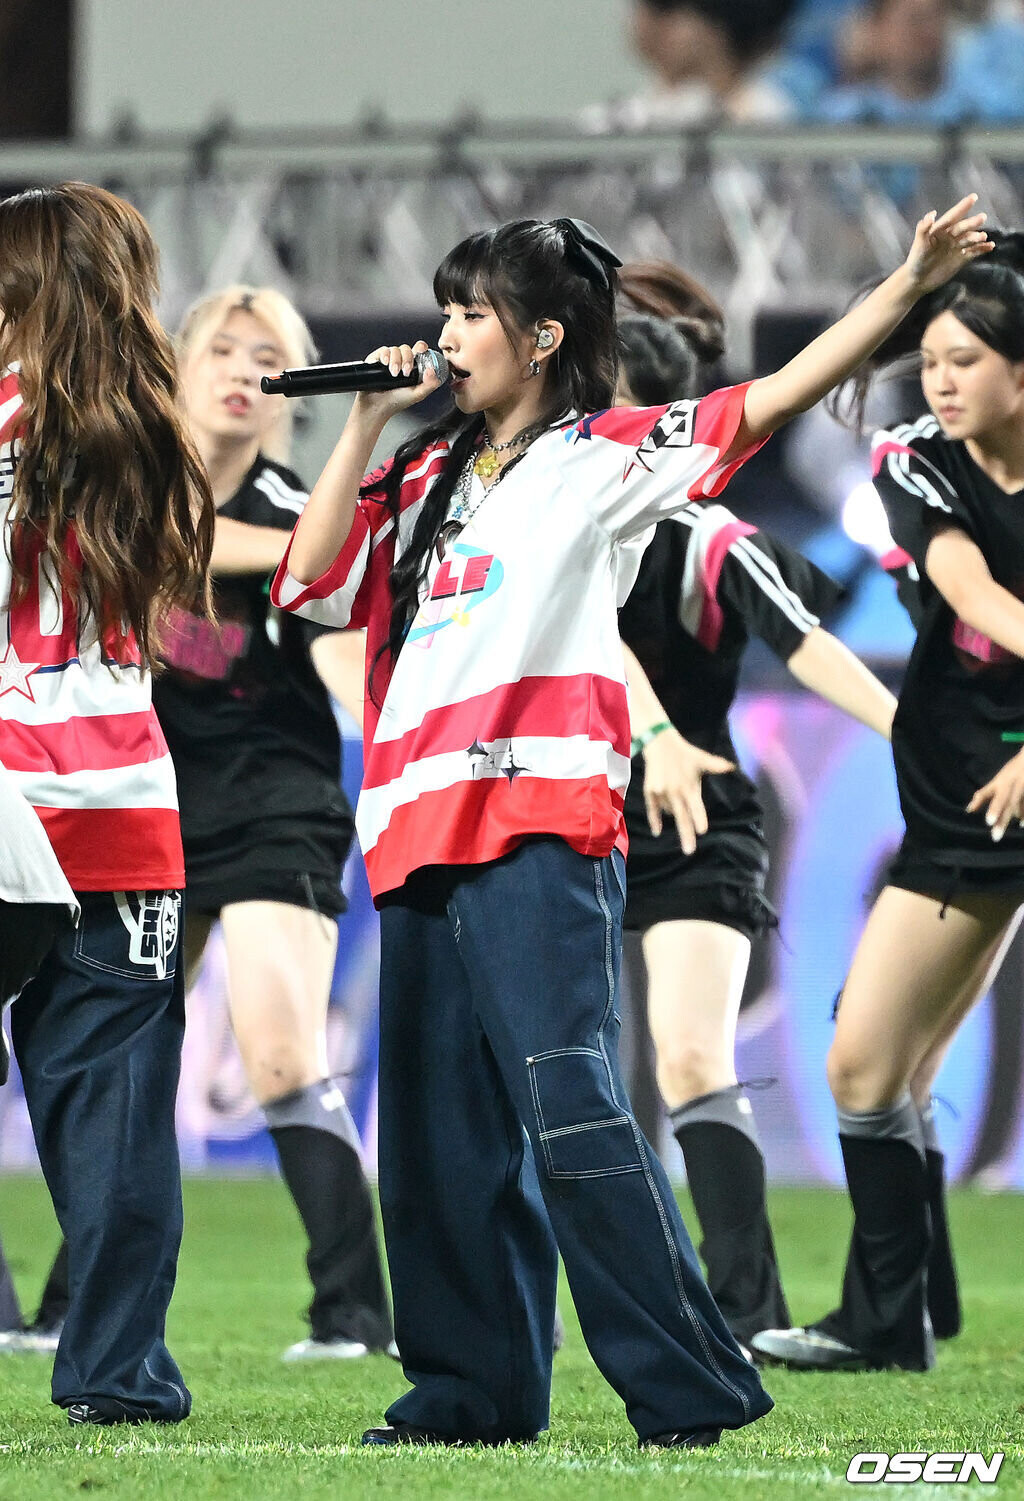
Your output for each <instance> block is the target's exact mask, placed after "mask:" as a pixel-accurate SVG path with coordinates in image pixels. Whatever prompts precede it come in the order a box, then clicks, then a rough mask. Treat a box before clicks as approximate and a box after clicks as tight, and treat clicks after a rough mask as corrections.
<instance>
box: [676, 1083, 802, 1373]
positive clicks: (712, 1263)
mask: <svg viewBox="0 0 1024 1501" xmlns="http://www.w3.org/2000/svg"><path fill="white" fill-rule="evenodd" d="M672 1126H673V1129H674V1131H675V1136H676V1140H677V1141H678V1143H679V1145H680V1148H681V1149H682V1153H683V1158H684V1161H685V1163H686V1177H687V1182H688V1185H689V1189H690V1194H691V1197H692V1198H693V1206H694V1209H695V1210H696V1211H697V1218H698V1219H699V1221H700V1227H701V1232H702V1235H703V1239H702V1241H701V1244H700V1246H699V1248H698V1249H699V1251H700V1254H701V1256H702V1257H703V1259H704V1265H705V1266H706V1268H707V1278H708V1287H709V1288H710V1289H711V1295H712V1297H713V1298H714V1300H715V1302H716V1303H717V1304H718V1307H719V1309H720V1310H721V1312H722V1316H723V1318H724V1319H725V1321H726V1323H727V1324H728V1325H729V1328H730V1329H731V1330H732V1332H733V1334H734V1336H735V1338H736V1339H737V1340H738V1342H739V1343H740V1344H741V1345H746V1346H749V1344H750V1341H751V1339H752V1337H753V1336H754V1335H755V1334H756V1333H757V1332H758V1331H759V1330H761V1329H773V1328H780V1327H782V1328H784V1327H786V1326H787V1325H788V1324H789V1322H790V1315H789V1309H788V1307H787V1305H786V1299H785V1295H784V1293H783V1291H782V1282H781V1279H780V1276H779V1267H778V1261H777V1259H776V1255H775V1242H774V1240H773V1238H772V1231H771V1225H770V1224H769V1223H768V1210H767V1203H766V1196H765V1168H764V1157H763V1156H762V1154H761V1148H760V1146H759V1145H758V1141H757V1137H756V1135H755V1130H754V1123H753V1116H752V1114H751V1110H750V1102H749V1100H748V1099H747V1097H746V1095H744V1094H743V1092H742V1088H741V1086H739V1085H733V1086H732V1087H731V1088H729V1089H719V1090H715V1091H714V1092H713V1093H711V1094H707V1095H701V1096H700V1097H699V1098H698V1099H696V1100H690V1101H689V1102H688V1103H687V1104H686V1105H681V1106H680V1107H679V1108H678V1109H677V1110H674V1111H673V1112H672Z"/></svg>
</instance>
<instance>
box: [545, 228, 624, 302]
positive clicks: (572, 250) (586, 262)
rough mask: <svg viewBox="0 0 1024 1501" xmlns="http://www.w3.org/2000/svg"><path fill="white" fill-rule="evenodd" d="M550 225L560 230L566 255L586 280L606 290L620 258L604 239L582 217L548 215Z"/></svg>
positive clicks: (619, 262) (620, 263) (610, 283)
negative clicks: (550, 217)
mask: <svg viewBox="0 0 1024 1501" xmlns="http://www.w3.org/2000/svg"><path fill="white" fill-rule="evenodd" d="M551 227H552V228H553V229H557V230H559V231H560V232H561V235H562V239H563V241H564V243H565V254H566V259H567V260H569V261H570V262H571V263H572V265H573V266H574V267H575V268H576V270H577V271H579V272H580V273H581V275H583V276H585V277H586V278H587V279H588V281H593V282H596V283H597V285H598V286H599V287H604V288H605V289H606V290H609V289H610V288H611V285H612V272H613V271H614V269H615V267H616V266H621V265H622V262H621V261H620V259H619V257H618V256H617V255H616V254H615V251H614V250H613V249H612V247H611V246H610V245H609V244H608V241H607V240H606V239H604V238H603V236H601V235H599V234H598V232H597V230H596V229H595V228H594V226H593V225H592V224H588V223H587V222H586V220H585V219H552V221H551Z"/></svg>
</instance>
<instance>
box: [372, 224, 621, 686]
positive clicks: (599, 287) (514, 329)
mask: <svg viewBox="0 0 1024 1501" xmlns="http://www.w3.org/2000/svg"><path fill="white" fill-rule="evenodd" d="M574 226H576V221H573V220H559V219H556V220H555V221H554V222H552V223H545V222H543V221H541V220H538V219H520V220H516V221H514V222H512V223H510V224H502V225H501V226H500V227H499V228H497V229H490V230H485V231H482V232H481V233H478V234H474V235H470V236H469V238H468V239H465V240H463V241H462V242H461V244H459V245H456V247H455V249H454V250H452V251H450V252H449V254H448V255H446V256H445V258H444V260H443V261H442V262H441V264H440V266H438V268H437V271H436V272H435V274H434V296H435V298H436V299H437V305H438V307H441V308H443V307H446V306H447V305H448V304H450V303H455V304H457V305H458V306H460V307H467V306H470V305H471V304H474V303H487V304H489V305H490V306H491V307H493V309H494V311H495V313H496V314H497V316H498V318H499V320H500V322H501V324H502V327H503V328H504V330H505V332H506V334H507V335H508V338H509V342H510V343H514V342H515V339H516V338H517V337H519V336H521V335H522V334H523V333H524V332H525V331H526V330H527V329H529V328H531V327H533V326H534V325H535V324H537V323H539V322H540V321H541V320H543V319H552V320H557V322H559V323H560V324H561V325H562V327H563V329H564V330H565V333H564V337H563V339H562V343H561V344H560V345H559V347H558V349H557V351H556V353H555V355H554V356H553V358H552V359H550V360H549V361H548V362H547V363H548V367H549V368H548V375H547V395H548V401H547V404H546V409H545V411H544V412H543V413H542V414H541V420H543V421H544V422H545V423H547V424H549V425H550V424H553V423H556V422H558V421H559V420H560V419H561V418H563V417H567V416H568V415H569V414H570V413H572V412H578V413H580V415H583V414H585V413H587V412H598V411H603V410H604V408H606V407H609V406H611V404H612V400H613V397H614V392H615V381H616V376H617V373H618V365H617V345H616V336H615V290H616V276H615V266H616V264H618V262H617V259H616V257H614V256H613V255H612V253H611V252H610V251H608V253H607V256H605V255H604V254H603V253H602V250H601V247H603V242H600V244H599V246H598V255H597V256H595V254H594V249H593V246H592V245H591V246H590V248H588V247H587V245H586V244H585V243H583V242H581V240H580V237H579V235H578V233H577V229H576V227H574ZM583 228H585V229H586V228H589V226H583ZM595 239H596V240H598V241H599V237H595ZM604 248H605V249H606V247H604ZM483 430H484V417H483V414H482V413H479V412H478V413H476V414H474V415H472V416H469V417H466V416H464V415H463V414H462V413H461V412H459V411H458V409H457V408H456V407H455V406H452V408H451V409H450V410H449V411H448V412H446V413H445V415H444V416H443V417H441V418H440V419H439V420H438V421H437V422H435V423H433V424H432V425H431V426H429V427H427V428H425V429H421V430H420V431H419V432H417V433H416V434H414V436H413V437H411V438H409V439H408V440H407V441H406V442H405V443H403V444H402V445H401V447H400V448H399V449H398V451H397V452H396V454H395V457H394V461H393V463H392V465H391V468H390V470H389V471H388V473H387V475H386V476H385V478H384V479H383V481H381V480H380V479H377V480H376V481H375V482H374V483H372V484H371V485H370V486H368V487H367V490H366V491H365V492H364V493H370V492H371V491H372V493H373V494H374V495H376V496H378V497H382V498H383V503H384V504H385V505H386V506H387V508H388V510H389V511H390V512H391V514H392V515H393V516H394V517H395V518H396V521H397V517H398V511H399V493H400V491H401V486H402V480H403V478H404V476H405V473H406V470H407V469H408V467H409V465H410V464H411V463H412V461H413V460H414V459H416V458H418V457H419V456H420V455H421V454H422V453H423V452H424V450H425V449H426V448H428V447H430V446H431V445H432V444H434V443H437V442H439V441H440V440H441V439H447V440H448V443H449V448H448V454H447V457H446V458H445V460H444V463H443V466H442V468H441V470H440V473H439V474H438V477H437V479H436V480H435V481H434V483H433V485H432V486H431V487H430V490H429V491H428V493H427V497H426V499H425V501H424V503H423V506H422V508H421V510H420V513H419V515H418V517H417V518H416V524H415V526H414V527H413V531H412V536H411V537H410V539H409V544H408V546H407V547H405V548H404V549H403V551H402V553H401V556H400V557H398V558H397V560H396V562H395V564H394V567H393V568H392V570H391V580H390V583H391V596H392V607H391V622H390V627H389V631H388V638H387V640H386V641H385V642H384V644H383V645H382V646H381V648H380V650H379V651H378V652H377V655H376V656H375V657H374V660H373V664H372V667H371V669H370V682H369V690H370V697H371V699H372V700H373V702H374V703H376V702H377V699H376V696H375V693H374V675H375V673H376V670H377V664H378V663H379V662H380V660H381V658H382V657H384V656H388V657H389V658H390V659H391V661H392V662H394V661H395V659H396V658H397V656H398V654H399V652H400V651H401V649H402V642H403V641H404V640H405V636H406V633H407V631H408V629H409V623H410V621H411V620H412V618H413V616H414V615H415V613H416V606H417V600H418V597H419V591H420V588H421V586H422V584H423V582H424V580H425V579H426V576H427V573H428V571H429V568H430V553H431V549H432V548H433V546H434V543H435V542H436V540H437V535H438V532H439V531H440V530H441V527H442V525H443V523H444V518H445V515H446V514H447V511H448V504H449V502H450V500H451V497H452V492H453V490H454V488H455V482H456V480H457V479H458V477H459V475H460V474H461V472H462V470H463V467H464V466H465V464H466V461H467V459H468V458H469V456H470V454H471V453H472V451H473V449H474V447H475V446H476V444H477V443H478V441H479V439H480V437H481V435H482V433H483Z"/></svg>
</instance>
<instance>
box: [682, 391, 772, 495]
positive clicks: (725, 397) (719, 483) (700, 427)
mask: <svg viewBox="0 0 1024 1501" xmlns="http://www.w3.org/2000/svg"><path fill="white" fill-rule="evenodd" d="M750 386H751V382H750V381H746V382H745V383H744V384H743V385H741V386H723V388H722V389H721V390H720V391H712V392H711V393H710V395H708V396H705V397H703V398H702V399H701V402H700V404H699V406H698V407H697V415H696V418H695V420H694V425H693V441H694V443H705V444H707V445H708V447H710V448H717V449H718V452H719V456H720V457H721V455H724V454H727V453H728V452H729V450H730V448H731V447H732V445H733V444H734V443H735V441H736V434H737V433H738V432H739V430H740V423H741V422H742V421H743V408H744V406H745V404H746V400H747V392H748V390H749V389H750ZM770 436H771V434H770V433H766V434H765V436H764V437H763V438H758V439H757V440H756V442H754V443H751V444H750V445H749V446H748V447H747V448H744V449H743V450H742V452H740V453H737V454H734V455H733V457H732V458H731V459H730V460H729V462H728V463H727V464H722V463H721V462H720V460H719V462H718V463H717V464H716V465H715V466H714V467H711V468H709V469H708V470H707V471H706V472H705V474H704V475H703V476H702V477H701V478H700V479H699V480H697V481H696V482H695V483H694V484H692V485H691V486H690V489H689V491H688V494H689V496H690V499H691V500H702V499H709V498H713V497H714V496H716V495H721V493H722V491H723V490H724V489H725V487H726V485H727V484H728V483H729V481H730V480H731V479H732V477H733V475H734V474H735V473H736V471H737V470H738V469H742V468H743V465H744V464H745V463H746V462H747V460H748V459H749V458H751V457H752V456H753V455H754V454H755V453H757V451H758V449H759V448H763V447H764V445H765V443H767V442H768V439H769V437H770Z"/></svg>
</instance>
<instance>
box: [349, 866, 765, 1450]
mask: <svg viewBox="0 0 1024 1501" xmlns="http://www.w3.org/2000/svg"><path fill="white" fill-rule="evenodd" d="M623 898H624V864H623V861H622V859H621V856H619V855H618V854H613V855H612V856H611V857H609V858H606V859H592V858H589V857H587V856H584V855H580V854H577V853H576V852H575V851H573V850H572V849H570V847H569V846H568V845H567V844H565V843H564V842H563V841H562V840H560V839H556V838H543V839H533V840H530V841H528V842H526V843H524V844H522V845H520V846H519V847H518V848H517V849H515V850H514V851H513V852H512V853H511V854H510V855H508V856H506V857H505V858H504V859H502V860H497V861H494V862H491V863H489V864H486V865H480V866H462V867H458V868H453V869H448V870H438V869H436V868H435V870H434V871H433V872H425V873H421V875H420V877H419V878H418V879H415V880H414V881H413V882H412V883H411V884H410V885H409V886H407V887H406V888H403V890H402V892H400V893H398V894H397V895H396V896H395V897H394V898H392V899H391V901H390V902H389V903H388V904H386V905H384V907H383V908H382V911H381V1054H380V1107H379V1113H380V1184H381V1201H382V1209H383V1214H384V1230H385V1238H386V1241H387V1251H388V1263H389V1267H390V1271H391V1280H392V1290H393V1294H394V1305H395V1333H396V1338H397V1340H398V1346H399V1349H400V1350H401V1352H402V1359H403V1363H404V1366H405V1372H406V1376H407V1377H408V1379H409V1380H410V1381H411V1382H412V1384H413V1389H412V1391H410V1392H407V1393H406V1394H405V1395H404V1396H403V1397H401V1398H400V1399H399V1400H398V1401H397V1402H395V1403H394V1404H393V1405H392V1407H391V1408H390V1409H389V1411H388V1414H387V1417H388V1421H389V1422H393V1423H410V1424H416V1425H418V1426H421V1427H424V1428H429V1429H433V1430H436V1431H437V1432H439V1433H444V1434H449V1435H458V1436H464V1437H474V1438H478V1439H484V1440H490V1441H497V1440H501V1439H504V1438H512V1439H515V1438H523V1437H529V1436H532V1435H534V1434H536V1433H537V1432H539V1431H540V1430H541V1429H543V1428H546V1427H547V1423H548V1409H549V1399H550V1386H551V1357H552V1325H553V1320H554V1310H555V1286H556V1273H557V1253H558V1252H559V1251H560V1252H561V1254H562V1258H563V1261H564V1263H565V1269H566V1273H567V1275H568V1279H569V1285H570V1288H571V1290H572V1295H573V1299H574V1301H575V1304H576V1309H577V1312H578V1314H579V1318H580V1324H581V1326H582V1329H583V1334H584V1338H585V1339H586V1342H587V1345H588V1347H589V1349H590V1352H591V1354H592V1355H593V1357H594V1360H595V1361H596V1363H597V1365H598V1367H599V1368H600V1370H601V1371H602V1373H603V1374H604V1376H605V1377H606V1379H607V1380H608V1381H609V1382H610V1384H611V1385H612V1386H613V1387H614V1388H615V1390H616V1391H617V1392H618V1394H619V1396H620V1397H621V1398H622V1399H623V1401H624V1402H625V1404H626V1410H627V1413H628V1416H629V1419H630V1421H631V1422H632V1424H633V1426H634V1428H635V1429H636V1431H637V1433H638V1435H639V1436H640V1437H641V1438H645V1437H650V1436H652V1435H654V1434H657V1433H662V1432H666V1431H668V1430H671V1429H696V1428H709V1427H714V1428H718V1427H724V1428H739V1427H741V1426H742V1425H743V1424H745V1423H749V1422H752V1421H753V1420H754V1419H755V1418H757V1417H760V1416H761V1415H762V1414H764V1413H766V1412H768V1411H769V1409H770V1408H771V1405H772V1403H771V1400H770V1398H769V1397H768V1396H767V1395H766V1394H765V1392H764V1391H763V1389H762V1387H761V1384H760V1381H759V1379H758V1376H757V1372H756V1371H755V1370H754V1368H753V1367H752V1366H751V1365H749V1364H748V1363H747V1361H745V1360H744V1359H743V1357H742V1355H741V1354H740V1352H739V1349H738V1347H737V1345H736V1343H735V1341H734V1339H733V1337H732V1335H731V1334H730V1333H729V1330H728V1328H727V1327H726V1325H725V1322H724V1321H723V1319H722V1317H721V1315H720V1314H719V1312H718V1309H717V1308H716V1306H715V1304H714V1302H713V1301H712V1298H711V1295H710V1293H709V1292H708V1289H707V1286H706V1284H705V1282H704V1280H703V1278H702V1276H701V1273H700V1269H699V1267H698V1264H697V1260H696V1257H695V1255H694V1251H693V1247H692V1246H691V1244H690V1241H689V1238H688V1236H687V1234H686V1230H685V1229H684V1227H683V1223H682V1220H681V1218H680V1215H679V1211H678V1208H677V1206H676V1202H675V1198H674V1195H673V1193H672V1190H671V1187H670V1186H669V1183H668V1180H667V1179H666V1177H665V1174H664V1171H663V1169H662V1167H661V1164H660V1163H659V1161H658V1159H657V1157H656V1155H655V1153H654V1152H653V1151H652V1149H651V1147H650V1146H649V1145H648V1143H647V1141H646V1140H645V1139H644V1137H643V1135H642V1134H641V1132H640V1129H639V1127H638V1126H637V1124H636V1121H635V1119H634V1117H633V1114H632V1111H631V1109H630V1106H629V1101H628V1099H627V1097H626V1093H625V1089H624V1087H623V1083H622V1079H621V1076H620V1072H619V1065H618V1056H617V1050H618V1032H619V1017H618V1013H617V1006H616V1001H617V991H618V974H619V961H620V941H621V919H622V908H623Z"/></svg>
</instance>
